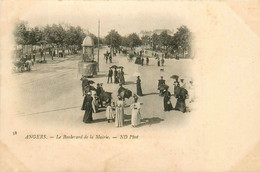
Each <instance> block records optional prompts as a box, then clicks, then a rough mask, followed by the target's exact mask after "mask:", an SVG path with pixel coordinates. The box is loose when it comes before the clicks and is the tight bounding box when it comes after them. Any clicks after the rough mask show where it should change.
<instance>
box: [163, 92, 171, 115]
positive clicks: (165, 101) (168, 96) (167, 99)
mask: <svg viewBox="0 0 260 172" xmlns="http://www.w3.org/2000/svg"><path fill="white" fill-rule="evenodd" d="M163 105H164V111H171V110H173V107H172V103H171V93H170V92H169V91H168V89H166V91H165V92H164V98H163Z"/></svg>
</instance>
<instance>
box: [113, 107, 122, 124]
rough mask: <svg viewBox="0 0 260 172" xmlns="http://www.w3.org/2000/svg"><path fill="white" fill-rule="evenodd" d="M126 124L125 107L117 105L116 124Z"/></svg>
mask: <svg viewBox="0 0 260 172" xmlns="http://www.w3.org/2000/svg"><path fill="white" fill-rule="evenodd" d="M123 125H124V108H122V107H116V114H115V126H116V127H122V126H123Z"/></svg>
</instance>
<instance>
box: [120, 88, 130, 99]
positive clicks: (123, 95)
mask: <svg viewBox="0 0 260 172" xmlns="http://www.w3.org/2000/svg"><path fill="white" fill-rule="evenodd" d="M119 95H120V96H121V97H123V98H127V99H129V98H130V97H132V91H131V90H128V89H125V90H124V91H122V92H121V93H120V94H119Z"/></svg>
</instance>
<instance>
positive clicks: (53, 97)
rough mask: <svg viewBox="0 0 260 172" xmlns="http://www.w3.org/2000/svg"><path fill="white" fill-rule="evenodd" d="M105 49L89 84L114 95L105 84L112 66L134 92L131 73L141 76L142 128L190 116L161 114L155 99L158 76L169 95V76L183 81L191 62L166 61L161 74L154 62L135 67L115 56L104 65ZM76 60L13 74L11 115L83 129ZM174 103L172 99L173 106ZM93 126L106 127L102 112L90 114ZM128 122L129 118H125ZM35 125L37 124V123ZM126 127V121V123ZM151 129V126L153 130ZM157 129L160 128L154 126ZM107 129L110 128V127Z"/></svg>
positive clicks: (159, 100)
mask: <svg viewBox="0 0 260 172" xmlns="http://www.w3.org/2000/svg"><path fill="white" fill-rule="evenodd" d="M105 51H106V49H105V48H104V49H102V50H101V52H100V54H101V56H100V72H99V75H98V76H97V77H96V78H93V80H94V81H95V82H96V83H104V86H103V87H104V89H105V90H106V91H110V92H113V93H114V94H113V95H116V92H117V89H118V84H107V83H106V81H107V71H108V68H109V66H111V65H113V64H116V65H122V66H125V69H124V70H125V79H126V82H127V85H125V87H126V88H129V89H131V90H132V91H133V93H135V92H136V84H135V81H136V77H135V76H133V73H134V72H140V73H141V80H142V89H143V93H144V94H145V96H143V97H141V98H140V101H141V102H143V103H144V105H143V106H142V109H141V113H142V116H143V118H148V119H147V120H146V123H144V124H143V125H142V127H144V126H151V125H152V126H154V124H156V125H158V124H159V123H166V124H167V123H173V124H175V125H179V124H181V123H182V122H183V121H185V118H187V116H188V115H189V114H190V113H187V114H185V115H184V114H182V113H181V112H178V111H171V112H164V111H163V100H162V99H163V98H162V97H160V96H159V95H158V91H157V83H158V79H159V78H160V76H161V75H162V76H164V77H165V79H166V80H167V81H166V83H167V84H168V85H170V91H171V92H172V91H173V86H172V82H173V81H172V79H170V78H169V76H170V75H172V74H178V75H181V76H184V77H187V76H190V64H191V60H180V61H177V60H166V62H165V64H166V65H165V66H164V67H162V68H163V69H164V71H161V70H160V69H162V68H159V67H157V66H156V60H154V59H151V60H150V64H149V66H146V65H144V66H140V65H136V64H134V63H133V62H132V63H131V62H129V61H128V60H127V58H126V56H124V55H118V56H116V57H114V58H113V63H112V64H110V63H108V64H106V63H105V60H104V59H103V53H104V52H105ZM79 60H80V56H70V57H67V58H66V59H65V60H56V61H55V62H52V61H50V62H49V63H47V64H37V65H36V66H35V67H34V68H33V70H32V71H31V72H26V73H19V74H15V75H14V78H15V79H16V80H17V85H19V87H18V93H19V96H18V97H17V102H19V106H16V107H17V108H16V109H15V112H14V113H15V114H16V115H17V117H19V118H22V119H23V120H25V121H26V122H27V123H30V124H35V123H36V124H37V125H52V124H53V125H56V124H62V125H64V126H66V125H75V126H78V125H80V126H81V125H83V126H86V125H85V124H84V123H82V118H83V114H84V112H83V111H81V110H80V106H81V104H82V100H83V97H82V92H81V82H80V76H78V73H77V70H78V68H77V64H78V61H79ZM132 101H133V100H132V99H131V98H130V99H129V100H127V101H126V103H128V104H130V103H131V102H132ZM175 102H176V100H175V99H174V98H172V103H173V105H175ZM126 115H130V108H127V110H126ZM93 116H94V119H96V123H93V124H91V125H102V126H107V125H111V124H107V123H106V119H105V112H104V111H102V112H99V113H97V114H94V115H93ZM128 118H130V116H128ZM38 121H41V122H40V123H38ZM126 124H127V126H126V127H130V125H129V124H130V121H127V122H126ZM156 125H155V126H156ZM158 126H160V125H158ZM111 127H114V126H113V125H112V126H111Z"/></svg>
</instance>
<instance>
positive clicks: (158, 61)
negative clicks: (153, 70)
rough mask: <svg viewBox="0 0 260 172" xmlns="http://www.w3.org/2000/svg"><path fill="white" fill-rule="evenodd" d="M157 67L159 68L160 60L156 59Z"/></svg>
mask: <svg viewBox="0 0 260 172" xmlns="http://www.w3.org/2000/svg"><path fill="white" fill-rule="evenodd" d="M157 66H160V59H159V58H158V57H157Z"/></svg>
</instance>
